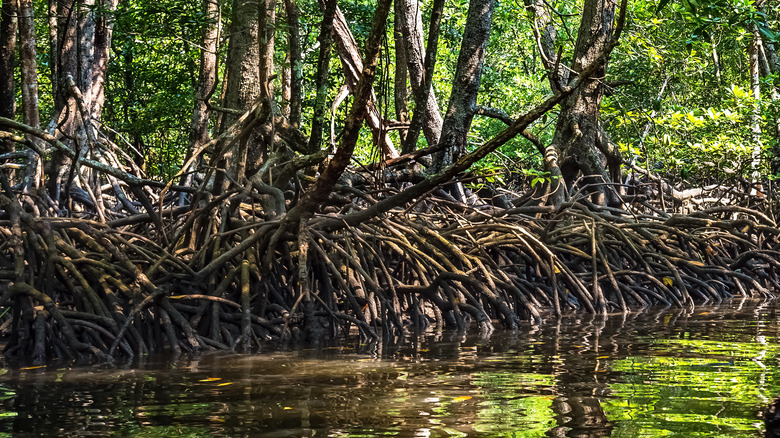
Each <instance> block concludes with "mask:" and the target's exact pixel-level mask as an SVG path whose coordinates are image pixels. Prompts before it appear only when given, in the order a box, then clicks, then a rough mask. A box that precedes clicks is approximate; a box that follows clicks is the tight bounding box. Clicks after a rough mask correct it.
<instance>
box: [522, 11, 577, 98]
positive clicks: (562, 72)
mask: <svg viewBox="0 0 780 438" xmlns="http://www.w3.org/2000/svg"><path fill="white" fill-rule="evenodd" d="M525 6H526V8H527V9H528V10H529V11H530V13H531V16H532V19H533V28H534V29H533V30H534V38H535V39H536V44H537V46H538V50H539V54H540V56H541V58H542V65H543V66H544V68H545V70H547V77H548V79H549V81H550V85H551V86H552V87H553V90H555V89H559V88H560V87H561V85H562V84H566V83H567V82H568V81H569V69H567V68H566V66H564V65H563V64H561V62H560V59H558V53H556V51H555V44H556V43H557V40H558V31H557V30H556V29H555V26H553V23H552V18H551V17H550V11H549V7H548V6H547V3H546V2H545V1H543V0H525Z"/></svg>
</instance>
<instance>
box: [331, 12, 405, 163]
mask: <svg viewBox="0 0 780 438" xmlns="http://www.w3.org/2000/svg"><path fill="white" fill-rule="evenodd" d="M331 1H335V0H331ZM333 31H334V34H335V37H336V38H335V40H336V48H337V50H338V52H339V59H341V65H342V67H343V68H344V76H345V77H346V82H347V87H349V90H350V92H351V93H354V92H355V88H356V87H357V84H358V81H359V80H360V76H361V74H362V73H361V72H362V71H363V60H362V59H361V58H360V51H359V50H358V47H357V43H356V42H355V38H353V37H352V32H351V31H350V30H349V26H348V25H347V19H346V18H344V14H342V13H341V10H340V9H339V8H338V7H336V15H335V18H334V20H333ZM366 109H367V110H368V114H367V115H366V124H367V125H368V126H369V127H370V128H371V131H372V132H373V134H374V139H375V141H376V142H377V144H379V147H380V148H381V149H382V157H383V159H388V158H395V157H397V156H398V151H397V150H396V148H395V146H394V145H393V141H392V140H391V139H390V134H389V132H388V130H387V128H388V127H387V123H386V120H385V119H384V118H383V117H382V114H380V112H379V109H377V107H376V95H375V93H374V90H373V88H372V89H371V98H370V99H369V100H368V103H367V104H366Z"/></svg>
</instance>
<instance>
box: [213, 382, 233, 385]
mask: <svg viewBox="0 0 780 438" xmlns="http://www.w3.org/2000/svg"><path fill="white" fill-rule="evenodd" d="M232 384H233V382H225V383H220V384H219V385H217V386H228V385H232Z"/></svg>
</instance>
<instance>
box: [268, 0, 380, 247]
mask: <svg viewBox="0 0 780 438" xmlns="http://www.w3.org/2000/svg"><path fill="white" fill-rule="evenodd" d="M391 2H392V0H379V4H378V5H377V8H376V11H375V12H374V20H373V22H372V25H371V34H370V35H369V38H368V42H367V44H366V46H367V47H366V60H365V61H366V62H365V64H363V62H362V61H361V65H365V68H363V69H362V70H361V71H362V74H361V75H360V80H359V82H358V83H357V85H356V87H355V100H354V102H353V103H352V107H351V108H350V111H349V117H348V118H347V122H346V126H345V127H344V133H343V135H342V137H341V143H340V145H339V147H338V149H337V150H336V153H335V154H334V156H333V159H331V160H330V162H329V163H328V165H327V167H326V168H325V170H324V171H323V172H322V174H321V175H320V177H319V178H317V182H316V183H315V184H314V187H313V188H312V189H311V190H310V191H309V192H308V193H306V195H305V196H304V197H303V198H302V199H301V200H300V201H299V202H298V204H297V205H296V206H295V207H294V208H293V209H291V210H290V211H289V212H288V213H287V215H286V216H285V217H284V219H283V221H282V224H281V225H280V228H279V230H280V232H281V231H282V230H284V229H285V227H287V226H295V225H297V224H298V223H299V221H300V220H301V218H307V217H311V216H312V215H313V214H314V210H315V209H316V208H317V206H318V205H319V204H320V203H321V202H322V201H324V200H325V199H327V197H328V196H329V195H330V193H331V192H332V191H333V188H334V187H335V186H336V182H337V181H338V180H339V178H340V177H341V175H342V174H343V173H344V170H346V168H347V166H348V165H349V163H350V160H351V159H352V154H353V153H354V151H355V146H356V145H357V140H358V137H359V135H360V128H361V127H362V126H363V122H364V121H366V120H367V116H368V114H369V113H370V107H369V106H368V105H367V103H368V102H369V101H370V99H371V96H372V94H373V83H374V77H375V76H376V69H377V66H378V64H379V52H380V49H381V44H382V41H383V40H384V38H383V37H384V32H385V25H386V23H387V16H388V14H389V13H390V5H391ZM277 236H278V233H277ZM277 238H278V237H277Z"/></svg>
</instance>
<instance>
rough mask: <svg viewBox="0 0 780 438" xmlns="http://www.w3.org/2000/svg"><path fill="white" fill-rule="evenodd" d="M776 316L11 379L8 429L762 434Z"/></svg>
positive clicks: (695, 317)
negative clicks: (762, 416)
mask: <svg viewBox="0 0 780 438" xmlns="http://www.w3.org/2000/svg"><path fill="white" fill-rule="evenodd" d="M779 331H780V324H778V317H777V314H776V312H775V311H774V309H773V308H771V307H768V306H756V305H746V304H744V303H742V304H740V303H737V304H733V305H730V306H722V307H720V308H706V309H697V310H696V312H693V313H686V312H681V311H676V310H668V309H667V310H662V311H655V312H645V313H640V314H631V315H628V316H626V315H613V316H610V317H609V318H601V317H594V316H571V317H567V318H564V319H562V320H561V321H557V322H551V323H548V324H546V325H543V326H541V327H530V326H528V327H525V328H524V329H523V331H522V332H520V333H501V332H498V333H494V334H493V335H492V336H490V337H488V338H480V337H479V336H465V335H462V334H457V333H445V334H433V333H428V334H424V335H422V336H419V337H414V338H411V339H407V340H405V341H404V342H402V343H399V342H395V343H389V342H385V343H384V344H381V343H380V344H372V345H363V344H360V343H359V342H357V341H344V342H343V343H341V344H338V345H332V346H324V347H321V348H318V349H314V350H307V349H299V350H295V349H289V350H288V351H276V352H269V353H266V354H263V355H258V356H240V355H226V354H204V355H201V356H200V357H197V358H192V359H188V360H183V361H177V362H175V363H171V362H166V361H165V360H164V359H159V358H158V359H147V360H146V361H145V362H144V363H141V364H136V366H138V368H128V369H108V368H104V367H87V368H84V367H81V368H78V367H74V368H56V367H50V368H37V369H13V370H8V369H7V370H5V371H4V374H3V375H2V376H0V436H15V437H16V436H76V435H78V436H142V437H163V436H192V437H200V436H203V437H205V436H223V437H240V436H271V437H273V436H279V437H285V436H334V437H360V436H366V437H368V436H402V437H418V436H419V437H438V436H473V435H477V434H478V435H482V436H515V437H564V436H566V437H607V436H612V437H644V436H647V437H651V436H660V435H664V436H673V437H674V436H677V437H713V436H724V437H759V436H761V434H762V430H761V428H762V424H761V421H760V418H759V417H760V412H761V410H762V409H763V406H765V405H766V404H767V403H768V402H769V401H770V400H771V398H773V396H774V395H776V394H780V380H779V379H778V377H780V374H779V373H778V361H777V358H778V332H779Z"/></svg>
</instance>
